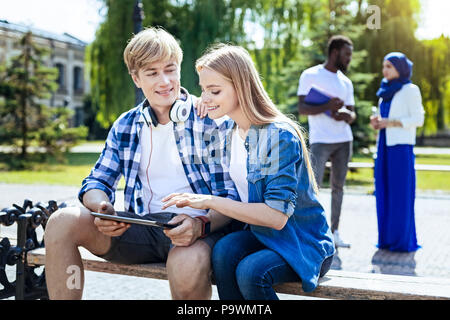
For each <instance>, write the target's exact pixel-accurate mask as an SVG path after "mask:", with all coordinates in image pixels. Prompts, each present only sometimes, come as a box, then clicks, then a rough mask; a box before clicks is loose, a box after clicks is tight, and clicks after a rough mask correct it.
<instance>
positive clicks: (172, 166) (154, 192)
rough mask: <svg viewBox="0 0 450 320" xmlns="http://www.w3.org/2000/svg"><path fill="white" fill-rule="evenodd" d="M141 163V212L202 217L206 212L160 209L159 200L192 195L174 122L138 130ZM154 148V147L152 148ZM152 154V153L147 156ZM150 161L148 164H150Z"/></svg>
mask: <svg viewBox="0 0 450 320" xmlns="http://www.w3.org/2000/svg"><path fill="white" fill-rule="evenodd" d="M140 142H141V148H142V153H141V163H140V165H139V173H138V174H139V178H140V180H141V182H142V191H143V197H142V200H143V203H144V210H145V211H146V212H150V213H157V212H174V213H178V214H180V213H185V214H187V215H189V216H191V217H196V216H200V215H205V214H206V211H205V210H198V209H192V208H190V207H184V208H177V207H176V206H172V207H169V208H167V209H165V210H161V207H162V205H163V203H162V201H161V200H162V199H163V198H164V197H166V196H168V195H169V194H171V193H174V192H180V193H183V192H187V193H193V191H192V188H191V186H190V185H189V182H188V180H187V178H186V174H185V172H184V169H183V165H182V163H181V159H180V155H179V153H178V148H177V145H176V142H175V136H174V133H173V122H172V121H170V122H169V123H168V124H165V125H163V124H158V126H157V127H153V126H152V127H151V128H149V127H148V126H147V125H145V124H144V125H143V126H142V130H141V137H140ZM152 145H153V147H152ZM150 153H151V154H150ZM149 160H150V164H149Z"/></svg>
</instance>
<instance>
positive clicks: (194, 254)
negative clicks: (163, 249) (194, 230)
mask: <svg viewBox="0 0 450 320" xmlns="http://www.w3.org/2000/svg"><path fill="white" fill-rule="evenodd" d="M210 266H211V249H210V247H209V246H208V245H207V244H206V243H204V242H203V241H201V242H200V243H199V241H197V242H196V243H195V244H194V245H191V246H189V247H174V248H172V250H170V252H169V257H168V259H167V267H168V268H170V269H171V270H173V271H175V273H176V274H179V275H181V274H184V273H186V274H187V275H188V274H189V273H191V272H195V273H197V272H196V271H197V270H205V269H210Z"/></svg>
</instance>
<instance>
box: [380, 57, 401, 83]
mask: <svg viewBox="0 0 450 320" xmlns="http://www.w3.org/2000/svg"><path fill="white" fill-rule="evenodd" d="M383 77H385V78H386V80H388V81H390V80H393V79H397V78H398V77H400V74H399V73H398V71H397V69H395V67H394V65H393V64H392V63H391V62H390V61H389V60H384V61H383Z"/></svg>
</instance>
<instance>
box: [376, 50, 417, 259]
mask: <svg viewBox="0 0 450 320" xmlns="http://www.w3.org/2000/svg"><path fill="white" fill-rule="evenodd" d="M412 67H413V63H412V62H411V61H410V60H409V59H408V58H407V57H406V56H405V55H404V54H403V53H400V52H391V53H389V54H388V55H386V56H385V57H384V61H383V76H384V78H383V80H382V81H381V86H380V88H379V89H378V91H377V96H378V97H379V98H380V99H379V110H378V111H379V112H378V115H374V116H372V117H371V119H370V124H371V126H372V127H373V128H374V129H375V130H379V134H378V139H377V158H376V160H375V196H376V206H377V218H378V244H377V247H378V248H380V249H387V250H391V251H399V252H411V251H416V250H417V249H419V248H420V246H419V245H418V243H417V237H416V226H415V219H414V201H415V190H416V176H415V170H414V162H415V157H414V152H413V147H414V145H415V142H416V128H417V127H420V126H422V125H423V121H424V109H423V106H422V97H421V94H420V89H419V88H418V87H417V86H416V85H414V84H412V83H411V76H412Z"/></svg>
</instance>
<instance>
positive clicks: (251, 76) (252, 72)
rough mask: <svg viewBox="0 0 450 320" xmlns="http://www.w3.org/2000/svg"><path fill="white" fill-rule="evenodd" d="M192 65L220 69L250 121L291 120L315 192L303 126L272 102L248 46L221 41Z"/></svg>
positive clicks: (198, 67)
mask: <svg viewBox="0 0 450 320" xmlns="http://www.w3.org/2000/svg"><path fill="white" fill-rule="evenodd" d="M195 67H196V69H197V72H200V71H201V69H202V68H209V69H211V70H213V71H215V72H218V73H220V74H221V75H222V76H223V77H224V78H225V79H227V80H228V81H230V82H231V83H232V84H233V86H234V89H235V90H236V95H237V97H238V102H239V106H240V107H241V108H242V111H243V113H244V115H245V116H246V117H247V119H249V120H250V122H251V123H252V124H255V125H263V124H269V123H272V122H275V121H282V122H286V123H288V124H290V125H291V126H292V127H293V128H294V129H295V131H296V132H297V134H298V136H299V138H300V142H301V147H302V151H303V157H304V160H305V161H306V167H307V169H308V177H309V181H310V183H311V185H312V187H313V189H314V191H315V192H316V193H317V192H318V188H317V183H316V179H315V178H314V172H313V169H312V166H311V161H310V159H309V152H308V149H307V147H306V142H305V139H304V132H303V129H302V128H301V127H300V125H299V124H298V123H297V122H295V121H293V120H292V119H290V118H288V117H287V116H286V115H284V114H283V113H282V112H281V111H280V110H278V108H277V107H276V106H275V104H274V103H273V102H272V100H271V99H270V97H269V95H268V94H267V92H266V90H265V89H264V87H263V85H262V83H261V79H260V77H259V74H258V72H257V71H256V68H255V65H254V63H253V60H252V58H251V57H250V54H249V53H248V52H247V50H245V49H244V48H242V47H240V46H234V45H229V44H223V43H220V44H217V45H214V46H212V47H210V48H209V49H208V50H207V51H206V53H205V54H204V55H203V56H202V57H200V58H199V59H198V60H197V62H196V64H195ZM243 106H245V108H243Z"/></svg>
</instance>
